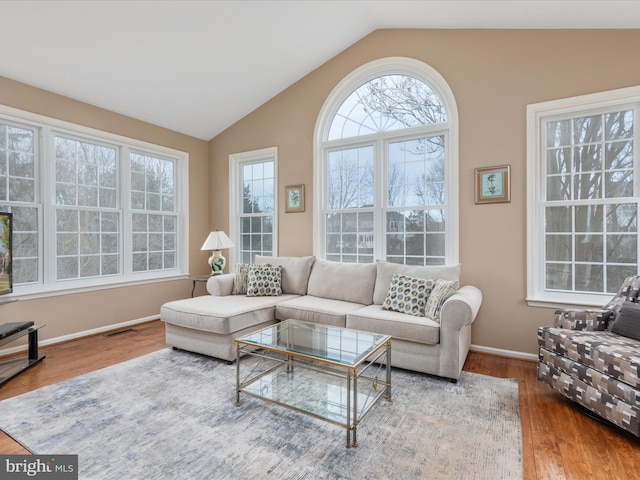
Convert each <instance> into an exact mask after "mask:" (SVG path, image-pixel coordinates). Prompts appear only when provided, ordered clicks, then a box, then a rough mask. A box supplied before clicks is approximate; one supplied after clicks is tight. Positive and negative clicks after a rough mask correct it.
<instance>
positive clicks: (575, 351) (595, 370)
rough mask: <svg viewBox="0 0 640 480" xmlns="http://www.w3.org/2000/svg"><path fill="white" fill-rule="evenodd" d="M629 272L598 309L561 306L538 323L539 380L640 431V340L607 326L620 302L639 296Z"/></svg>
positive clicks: (637, 279)
mask: <svg viewBox="0 0 640 480" xmlns="http://www.w3.org/2000/svg"><path fill="white" fill-rule="evenodd" d="M639 290H640V276H633V277H628V278H626V279H625V281H624V282H623V284H622V286H621V287H620V290H619V291H618V293H617V294H616V296H615V297H613V299H612V300H611V301H610V302H609V303H607V305H605V306H604V307H602V309H595V310H576V309H561V310H557V311H556V313H555V322H554V323H555V324H554V326H553V327H540V328H538V345H539V350H538V358H539V361H538V380H540V381H541V382H544V383H546V384H548V385H549V386H550V387H551V388H553V389H554V390H556V391H558V392H560V393H561V394H562V395H564V396H565V397H567V398H568V399H570V400H572V401H574V402H576V403H578V404H580V405H582V406H583V407H586V408H587V409H589V410H591V411H592V412H594V413H596V414H598V415H599V416H601V417H603V418H604V419H606V420H608V421H610V422H611V423H613V424H615V425H618V426H619V427H622V428H624V429H625V430H627V431H629V432H631V433H633V434H634V435H636V436H638V437H640V341H639V340H636V339H634V338H628V337H626V336H622V335H618V334H616V333H612V332H611V331H610V329H611V325H612V324H613V322H614V320H615V318H616V315H617V314H618V311H619V310H620V308H621V307H622V306H623V305H624V303H625V302H634V303H639V302H638V300H639V299H638V292H639Z"/></svg>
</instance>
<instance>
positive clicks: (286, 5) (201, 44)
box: [0, 0, 640, 140]
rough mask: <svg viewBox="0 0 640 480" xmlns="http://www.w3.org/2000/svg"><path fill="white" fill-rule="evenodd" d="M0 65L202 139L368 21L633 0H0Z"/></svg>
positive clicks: (558, 16) (469, 20)
mask: <svg viewBox="0 0 640 480" xmlns="http://www.w3.org/2000/svg"><path fill="white" fill-rule="evenodd" d="M0 19H1V26H0V76H5V77H8V78H11V79H14V80H18V81H20V82H24V83H27V84H29V85H33V86H36V87H40V88H43V89H46V90H49V91H52V92H55V93H59V94H62V95H65V96H68V97H71V98H74V99H77V100H81V101H84V102H87V103H90V104H92V105H96V106H99V107H103V108H106V109H108V110H111V111H114V112H118V113H122V114H125V115H128V116H131V117H134V118H137V119H140V120H144V121H147V122H150V123H153V124H156V125H160V126H163V127H166V128H169V129H171V130H175V131H178V132H182V133H185V134H188V135H192V136H194V137H197V138H201V139H204V140H209V139H211V138H212V137H214V136H215V135H217V134H218V133H220V132H221V131H223V130H224V129H225V128H227V127H229V126H230V125H232V124H233V123H235V122H236V121H238V120H239V119H241V118H242V117H244V116H245V115H247V114H248V113H250V112H251V111H252V110H254V109H255V108H257V107H259V106H260V105H262V104H263V103H264V102H266V101H267V100H269V99H270V98H272V97H273V96H274V95H276V94H277V93H279V92H281V91H282V90H284V89H286V88H287V87H288V86H289V85H291V84H292V83H294V82H296V81H297V80H299V79H300V78H301V77H303V76H304V75H306V74H307V73H309V72H311V71H312V70H314V69H315V68H317V67H318V66H320V65H321V64H322V63H324V62H326V61H327V60H329V59H330V58H332V57H333V56H335V55H336V54H338V53H340V52H341V51H342V50H344V49H346V48H347V47H349V46H350V45H352V44H353V43H355V42H357V41H358V40H359V39H361V38H362V37H364V36H366V35H367V34H369V33H371V32H372V31H374V30H376V29H379V28H640V1H614V0H605V1H584V0H542V1H540V0H538V1H528V0H499V1H495V0H494V1H485V0H448V1H431V0H422V1H419V0H414V1H383V0H379V1H368V0H356V1H337V0H334V1H327V0H325V1H311V0H306V1H305V0H299V1H293V0H290V1H268V0H263V1H248V0H247V1H221V0H218V1H213V0H209V1H152V0H147V1H132V0H130V1H24V0H23V1H6V0H5V1H0Z"/></svg>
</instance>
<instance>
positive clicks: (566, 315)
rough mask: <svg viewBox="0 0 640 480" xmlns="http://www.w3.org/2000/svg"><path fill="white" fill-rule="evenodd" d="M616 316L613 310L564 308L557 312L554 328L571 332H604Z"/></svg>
mask: <svg viewBox="0 0 640 480" xmlns="http://www.w3.org/2000/svg"><path fill="white" fill-rule="evenodd" d="M614 315H615V314H614V312H613V311H612V310H603V309H595V310H578V309H573V308H563V309H560V310H556V313H555V315H554V326H556V327H561V328H567V329H569V330H585V331H604V330H606V329H607V327H608V326H609V321H610V320H612V319H613V317H614Z"/></svg>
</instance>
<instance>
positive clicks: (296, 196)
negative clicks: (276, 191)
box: [284, 185, 304, 213]
mask: <svg viewBox="0 0 640 480" xmlns="http://www.w3.org/2000/svg"><path fill="white" fill-rule="evenodd" d="M284 194H285V197H286V201H287V205H286V208H285V209H284V211H285V212H286V213H291V212H304V185H289V186H288V187H284Z"/></svg>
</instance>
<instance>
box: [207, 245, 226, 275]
mask: <svg viewBox="0 0 640 480" xmlns="http://www.w3.org/2000/svg"><path fill="white" fill-rule="evenodd" d="M226 263H227V259H226V258H224V257H223V256H222V252H221V251H220V250H214V251H213V255H211V256H210V257H209V267H210V268H211V275H221V274H222V271H223V270H224V266H225V265H226Z"/></svg>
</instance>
